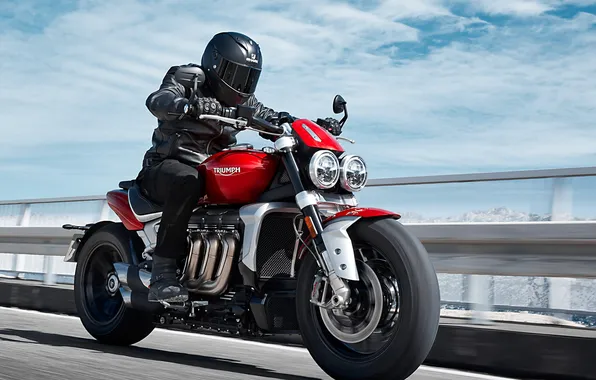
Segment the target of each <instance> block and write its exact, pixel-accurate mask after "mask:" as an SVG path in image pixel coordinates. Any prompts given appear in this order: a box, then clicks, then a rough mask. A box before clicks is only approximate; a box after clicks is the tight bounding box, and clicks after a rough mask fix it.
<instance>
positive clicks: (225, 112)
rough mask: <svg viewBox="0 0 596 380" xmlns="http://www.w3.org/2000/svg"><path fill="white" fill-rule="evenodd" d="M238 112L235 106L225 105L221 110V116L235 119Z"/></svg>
mask: <svg viewBox="0 0 596 380" xmlns="http://www.w3.org/2000/svg"><path fill="white" fill-rule="evenodd" d="M236 113H237V112H236V108H234V107H223V108H222V110H221V116H223V117H229V118H230V119H235V118H236Z"/></svg>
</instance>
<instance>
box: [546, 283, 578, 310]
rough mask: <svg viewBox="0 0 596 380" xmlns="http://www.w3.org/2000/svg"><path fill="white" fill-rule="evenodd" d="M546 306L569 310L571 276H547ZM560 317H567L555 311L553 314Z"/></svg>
mask: <svg viewBox="0 0 596 380" xmlns="http://www.w3.org/2000/svg"><path fill="white" fill-rule="evenodd" d="M548 281H549V284H550V286H549V288H550V289H549V294H548V308H549V309H559V310H571V285H572V282H573V279H571V278H549V279H548ZM553 316H554V317H556V318H560V319H565V320H567V319H569V316H568V315H565V314H558V313H555V314H554V315H553Z"/></svg>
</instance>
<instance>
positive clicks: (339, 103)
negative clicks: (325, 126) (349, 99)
mask: <svg viewBox="0 0 596 380" xmlns="http://www.w3.org/2000/svg"><path fill="white" fill-rule="evenodd" d="M345 108H346V101H345V100H344V98H343V97H342V96H341V95H335V98H334V99H333V113H342V112H344V110H345Z"/></svg>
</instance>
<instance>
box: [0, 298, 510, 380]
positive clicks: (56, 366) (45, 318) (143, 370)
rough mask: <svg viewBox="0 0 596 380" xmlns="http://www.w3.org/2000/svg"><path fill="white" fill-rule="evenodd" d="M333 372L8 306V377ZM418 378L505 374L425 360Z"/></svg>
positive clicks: (250, 351) (239, 344) (244, 348)
mask: <svg viewBox="0 0 596 380" xmlns="http://www.w3.org/2000/svg"><path fill="white" fill-rule="evenodd" d="M106 378H107V379H144V380H150V379H159V380H163V379H173V378H176V379H210V380H216V379H222V380H224V379H226V380H228V379H246V380H248V379H284V380H310V379H330V377H329V376H327V375H326V374H325V373H324V372H323V371H322V370H321V369H319V368H318V367H317V365H316V363H315V362H314V361H313V360H312V358H311V357H310V355H309V354H308V352H307V351H306V350H305V349H303V348H300V347H290V346H284V345H276V344H270V343H259V342H248V341H243V340H239V339H233V338H227V337H214V336H206V335H199V334H194V333H187V332H179V331H171V330H163V329H156V330H155V331H154V332H153V333H152V334H151V335H150V336H149V337H148V338H146V339H145V340H144V341H142V342H141V343H139V344H137V345H135V346H133V347H108V346H104V345H100V344H98V343H96V342H95V341H94V340H93V339H92V338H91V337H90V336H89V335H88V334H87V333H86V331H85V330H84V329H83V327H82V325H81V323H80V322H79V320H78V318H75V317H69V316H62V315H54V314H44V313H39V312H35V311H27V310H19V309H8V308H2V307H0V379H1V380H8V379H11V380H12V379H14V380H17V379H18V380H22V379H36V380H50V379H52V380H53V379H55V380H70V379H84V380H96V379H97V380H100V379H101V380H105V379H106ZM410 379H411V380H430V379H436V380H439V379H440V380H455V379H458V380H475V379H476V380H480V379H482V380H498V379H503V378H498V377H494V376H488V375H483V374H475V373H466V372H459V371H454V370H448V369H441V368H433V367H426V366H423V367H421V368H420V369H419V370H418V371H417V372H416V373H415V374H414V375H412V376H411V377H410Z"/></svg>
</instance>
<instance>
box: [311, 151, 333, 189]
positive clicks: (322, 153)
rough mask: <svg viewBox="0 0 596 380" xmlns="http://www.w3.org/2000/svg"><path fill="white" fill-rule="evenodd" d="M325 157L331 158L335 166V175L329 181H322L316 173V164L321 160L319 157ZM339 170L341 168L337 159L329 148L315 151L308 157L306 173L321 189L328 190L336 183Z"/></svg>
mask: <svg viewBox="0 0 596 380" xmlns="http://www.w3.org/2000/svg"><path fill="white" fill-rule="evenodd" d="M325 157H329V158H331V160H332V161H333V164H334V168H335V175H334V176H333V180H332V181H329V182H328V183H323V181H321V180H320V179H319V176H318V175H317V167H318V164H319V162H320V161H321V159H323V158H325ZM340 172H341V168H340V164H339V159H338V158H337V156H336V155H335V154H333V152H331V151H330V150H319V151H317V152H316V153H315V154H313V156H312V157H311V159H310V163H309V164H308V175H309V177H310V180H311V181H312V183H313V184H314V185H315V186H316V187H318V188H319V189H322V190H328V189H332V188H333V187H335V185H337V181H339V177H340Z"/></svg>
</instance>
